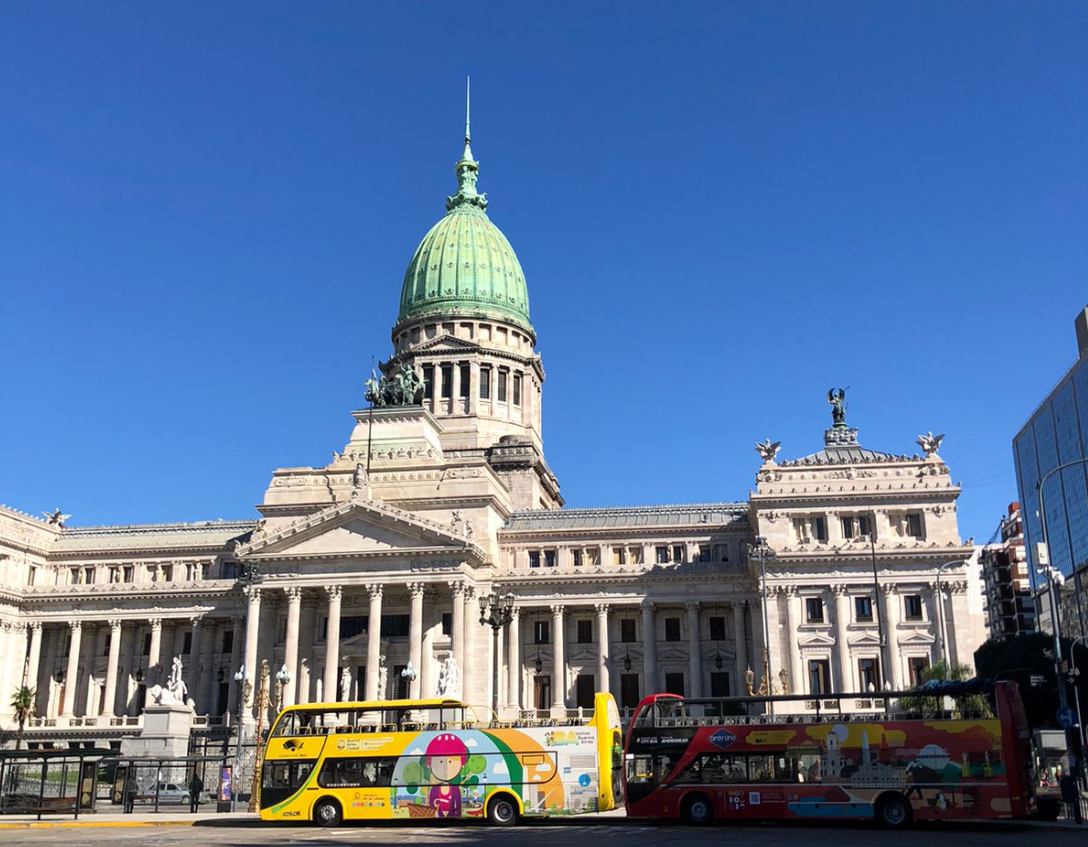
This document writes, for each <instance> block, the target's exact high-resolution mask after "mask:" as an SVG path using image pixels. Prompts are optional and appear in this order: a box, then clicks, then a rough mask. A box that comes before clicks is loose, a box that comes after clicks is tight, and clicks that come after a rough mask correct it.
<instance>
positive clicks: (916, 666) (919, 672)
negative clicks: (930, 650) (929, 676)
mask: <svg viewBox="0 0 1088 847" xmlns="http://www.w3.org/2000/svg"><path fill="white" fill-rule="evenodd" d="M907 661H908V662H909V663H910V684H911V685H913V686H915V687H917V686H919V685H921V684H922V683H923V682H925V681H926V671H927V670H929V659H927V658H926V657H925V656H911V657H909V658H908V659H907Z"/></svg>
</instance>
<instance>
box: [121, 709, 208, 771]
mask: <svg viewBox="0 0 1088 847" xmlns="http://www.w3.org/2000/svg"><path fill="white" fill-rule="evenodd" d="M192 726H193V710H192V708H190V707H189V706H181V705H172V706H163V705H154V706H148V707H147V708H146V709H144V728H143V732H141V733H140V735H139V737H137V738H126V739H124V740H123V741H122V742H121V754H122V755H123V756H164V757H169V758H182V757H184V756H188V755H189V734H190V731H191V730H192Z"/></svg>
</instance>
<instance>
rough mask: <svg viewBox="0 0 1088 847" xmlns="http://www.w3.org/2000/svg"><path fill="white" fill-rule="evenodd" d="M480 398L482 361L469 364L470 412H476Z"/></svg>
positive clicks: (472, 413) (473, 413) (471, 413)
mask: <svg viewBox="0 0 1088 847" xmlns="http://www.w3.org/2000/svg"><path fill="white" fill-rule="evenodd" d="M479 399H480V363H479V362H469V364H468V413H469V414H470V415H475V414H476V409H477V404H478V402H479Z"/></svg>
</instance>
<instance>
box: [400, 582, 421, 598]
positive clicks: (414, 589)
mask: <svg viewBox="0 0 1088 847" xmlns="http://www.w3.org/2000/svg"><path fill="white" fill-rule="evenodd" d="M405 588H407V589H408V594H409V596H411V597H418V596H420V595H421V594H423V590H424V589H425V588H426V585H424V583H422V582H409V583H408V584H407V585H406V586H405Z"/></svg>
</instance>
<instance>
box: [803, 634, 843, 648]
mask: <svg viewBox="0 0 1088 847" xmlns="http://www.w3.org/2000/svg"><path fill="white" fill-rule="evenodd" d="M797 643H798V644H799V645H801V646H802V647H833V646H834V645H835V639H834V638H832V637H831V636H830V635H824V634H823V633H822V632H808V633H805V634H803V635H801V636H800V637H799V638H798V639H797Z"/></svg>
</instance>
